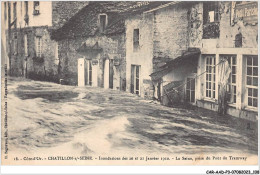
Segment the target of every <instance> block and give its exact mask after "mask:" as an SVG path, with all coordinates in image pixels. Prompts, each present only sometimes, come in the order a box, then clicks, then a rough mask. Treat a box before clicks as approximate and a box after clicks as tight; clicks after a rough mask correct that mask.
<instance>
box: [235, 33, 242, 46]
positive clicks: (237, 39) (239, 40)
mask: <svg viewBox="0 0 260 175" xmlns="http://www.w3.org/2000/svg"><path fill="white" fill-rule="evenodd" d="M242 41H243V36H242V34H241V33H239V34H237V35H236V36H235V47H242Z"/></svg>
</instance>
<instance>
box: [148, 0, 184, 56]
mask: <svg viewBox="0 0 260 175" xmlns="http://www.w3.org/2000/svg"><path fill="white" fill-rule="evenodd" d="M187 12H188V9H187V7H185V6H184V5H182V4H177V5H173V6H170V7H166V8H163V9H160V10H158V11H156V12H155V13H154V41H153V42H154V47H153V49H154V50H153V52H154V57H169V58H173V59H174V58H176V57H178V56H180V55H181V54H182V51H184V50H186V49H187V46H188V13H187Z"/></svg>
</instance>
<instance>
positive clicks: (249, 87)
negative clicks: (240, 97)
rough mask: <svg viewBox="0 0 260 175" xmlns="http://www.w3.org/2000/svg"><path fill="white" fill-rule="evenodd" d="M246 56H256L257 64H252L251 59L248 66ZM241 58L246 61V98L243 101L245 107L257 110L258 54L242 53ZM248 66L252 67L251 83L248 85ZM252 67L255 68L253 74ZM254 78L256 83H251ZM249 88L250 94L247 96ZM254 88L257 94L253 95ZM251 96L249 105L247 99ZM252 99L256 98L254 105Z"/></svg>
mask: <svg viewBox="0 0 260 175" xmlns="http://www.w3.org/2000/svg"><path fill="white" fill-rule="evenodd" d="M248 57H251V58H253V57H256V60H257V65H256V66H254V60H253V59H252V64H251V66H248V61H247V59H248ZM243 59H244V60H245V62H246V73H245V89H246V94H245V97H246V100H245V103H246V107H247V108H250V109H254V110H257V109H258V55H243ZM248 67H252V76H250V77H251V80H252V84H251V85H248V84H247V83H248V81H247V78H248ZM254 68H257V74H256V75H254ZM254 78H256V79H257V85H256V86H255V85H253V79H254ZM249 89H252V95H251V96H249ZM254 90H256V91H257V93H256V94H257V96H256V97H255V96H254ZM249 97H250V98H251V99H252V104H251V105H249V101H248V98H249ZM254 99H256V100H257V101H256V106H254V101H253V100H254Z"/></svg>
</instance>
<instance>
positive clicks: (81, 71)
mask: <svg viewBox="0 0 260 175" xmlns="http://www.w3.org/2000/svg"><path fill="white" fill-rule="evenodd" d="M85 78H86V77H85V59H84V58H79V59H78V86H85Z"/></svg>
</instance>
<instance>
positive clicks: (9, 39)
mask: <svg viewBox="0 0 260 175" xmlns="http://www.w3.org/2000/svg"><path fill="white" fill-rule="evenodd" d="M87 4H88V2H58V1H57V2H45V1H12V2H2V24H3V25H2V45H3V46H4V48H5V49H6V53H7V54H6V57H5V58H6V59H8V61H6V63H7V64H8V67H9V71H10V74H11V75H12V76H24V77H27V78H31V79H36V80H46V81H58V79H59V77H58V69H59V68H58V67H59V66H58V59H57V53H56V50H57V44H56V42H55V41H53V40H51V38H50V33H51V31H52V30H53V29H55V28H57V27H59V26H61V25H63V24H64V23H65V22H66V21H67V20H68V19H69V18H70V17H71V16H72V15H74V14H75V13H76V12H78V11H79V10H80V9H81V8H82V7H84V6H85V5H87ZM3 26H4V27H3ZM8 26H10V28H8ZM9 29H10V30H9Z"/></svg>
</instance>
